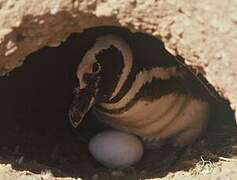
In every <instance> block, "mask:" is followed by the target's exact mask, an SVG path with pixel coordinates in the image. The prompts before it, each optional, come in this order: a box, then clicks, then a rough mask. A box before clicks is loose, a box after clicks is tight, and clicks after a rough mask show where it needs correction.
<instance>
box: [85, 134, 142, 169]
mask: <svg viewBox="0 0 237 180" xmlns="http://www.w3.org/2000/svg"><path fill="white" fill-rule="evenodd" d="M89 151H90V153H91V154H92V156H93V157H94V158H95V159H96V160H97V161H99V162H100V163H101V164H103V165H104V166H106V167H108V168H123V167H128V166H131V165H134V164H136V163H137V162H138V161H139V160H140V159H141V158H142V155H143V144H142V142H141V141H140V139H139V138H138V137H136V136H134V135H132V134H128V133H125V132H121V131H116V130H108V131H104V132H102V133H99V134H97V135H96V136H94V137H93V138H92V139H91V140H90V142H89Z"/></svg>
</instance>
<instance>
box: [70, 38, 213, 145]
mask: <svg viewBox="0 0 237 180" xmlns="http://www.w3.org/2000/svg"><path fill="white" fill-rule="evenodd" d="M77 77H78V80H79V88H78V90H77V93H76V96H75V99H74V100H73V103H72V105H71V107H70V110H69V118H70V121H71V124H72V125H73V126H74V127H77V126H78V125H79V123H80V121H81V120H82V119H83V117H84V115H85V114H86V113H87V112H88V111H89V110H90V109H91V110H92V113H94V114H95V116H96V117H97V118H98V119H99V120H101V121H103V122H105V123H107V124H109V125H111V126H112V127H114V128H116V129H120V130H123V131H127V132H129V133H134V134H136V135H138V136H140V137H141V138H143V139H145V140H146V141H151V140H152V141H154V140H156V141H160V140H166V139H170V138H173V139H174V141H175V143H177V144H179V145H181V146H183V145H186V144H188V143H190V142H192V141H193V140H195V139H196V138H197V137H198V136H199V134H200V133H201V132H202V130H203V129H204V128H205V126H206V124H207V121H208V118H209V103H208V101H207V99H208V93H207V92H206V91H205V88H203V87H202V85H201V84H200V83H199V82H197V81H195V77H194V76H193V74H192V73H190V72H189V70H187V68H185V67H184V66H182V65H181V64H180V63H178V62H177V61H176V60H175V59H174V57H173V56H172V55H171V54H169V53H168V52H167V51H166V50H165V49H164V47H163V44H162V43H161V42H160V41H158V40H156V39H154V38H149V37H146V36H143V35H136V36H135V35H133V36H132V35H131V37H130V38H123V37H120V36H118V35H113V34H108V35H104V36H101V37H98V38H97V39H96V41H95V44H94V46H93V47H92V48H91V49H89V50H88V51H87V52H86V53H85V55H84V57H83V59H82V61H81V63H80V64H79V65H78V70H77Z"/></svg>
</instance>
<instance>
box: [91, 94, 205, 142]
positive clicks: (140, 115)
mask: <svg viewBox="0 0 237 180" xmlns="http://www.w3.org/2000/svg"><path fill="white" fill-rule="evenodd" d="M208 106H209V105H208V103H206V102H204V101H201V100H197V99H194V98H193V97H191V96H187V95H177V94H168V95H166V96H162V97H161V98H158V99H155V100H153V101H145V100H142V99H140V100H138V101H137V102H136V103H135V104H134V105H133V106H132V107H131V108H129V109H128V110H127V111H124V112H122V113H108V112H103V111H100V110H99V109H96V108H94V113H95V115H96V116H97V118H98V119H99V120H101V121H104V122H106V123H107V124H109V125H111V126H112V127H114V128H116V129H120V130H124V131H127V132H130V133H134V134H136V135H139V136H140V137H142V138H143V139H146V140H148V141H150V140H152V141H153V140H166V139H168V138H170V137H172V136H174V135H175V136H176V138H177V141H178V144H180V145H185V144H188V143H190V142H191V141H192V140H193V139H195V138H196V137H198V135H199V134H200V132H201V131H202V129H203V128H204V126H205V125H206V121H207V119H208V114H209V113H208V111H209V107H208ZM186 132H187V133H186Z"/></svg>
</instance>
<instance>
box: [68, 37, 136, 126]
mask: <svg viewBox="0 0 237 180" xmlns="http://www.w3.org/2000/svg"><path fill="white" fill-rule="evenodd" d="M131 67H132V54H131V50H130V48H129V46H128V45H127V43H126V42H124V41H123V40H122V39H121V38H120V37H117V36H114V35H107V36H102V37H100V38H97V39H96V42H95V44H94V46H93V47H92V48H91V49H89V50H88V51H87V52H86V54H85V56H84V57H83V59H82V61H81V63H80V64H79V65H78V69H77V78H78V80H79V87H78V88H77V90H76V93H75V97H74V99H73V102H72V104H71V107H70V110H69V119H70V122H71V124H72V125H73V127H77V126H78V125H79V124H80V122H81V121H82V119H83V118H84V116H85V114H86V113H87V112H88V111H89V110H90V108H91V107H92V106H93V105H94V104H96V103H100V102H107V101H109V100H110V99H112V98H113V97H114V96H116V94H117V93H118V92H119V90H120V89H121V88H122V85H123V84H124V82H125V81H126V79H127V77H128V74H129V72H130V70H131Z"/></svg>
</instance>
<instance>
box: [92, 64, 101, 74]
mask: <svg viewBox="0 0 237 180" xmlns="http://www.w3.org/2000/svg"><path fill="white" fill-rule="evenodd" d="M100 69H101V66H100V64H99V63H98V62H95V63H94V64H93V65H92V72H93V73H98V72H100Z"/></svg>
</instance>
